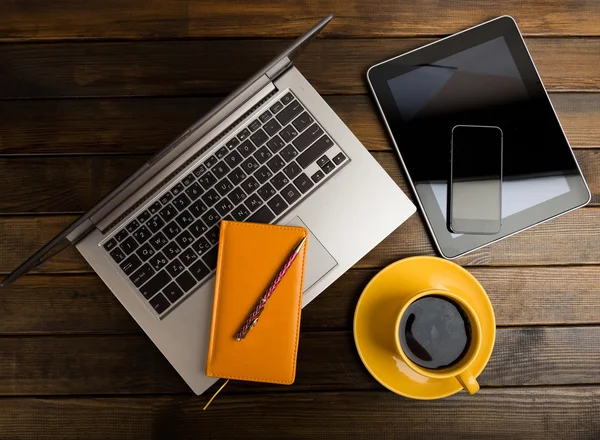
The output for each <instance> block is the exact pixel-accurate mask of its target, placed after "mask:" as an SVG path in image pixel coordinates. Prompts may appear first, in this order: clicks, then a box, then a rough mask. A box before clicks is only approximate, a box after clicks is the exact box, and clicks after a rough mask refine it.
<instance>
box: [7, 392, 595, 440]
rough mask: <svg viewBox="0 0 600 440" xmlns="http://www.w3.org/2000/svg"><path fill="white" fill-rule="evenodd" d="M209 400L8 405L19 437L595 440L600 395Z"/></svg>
mask: <svg viewBox="0 0 600 440" xmlns="http://www.w3.org/2000/svg"><path fill="white" fill-rule="evenodd" d="M206 400H207V399H206V398H205V397H202V398H196V397H188V396H181V397H171V396H164V397H160V396H149V397H127V398H96V399H86V398H60V399H57V398H54V399H52V398H46V399H33V398H6V399H0V424H1V425H2V427H3V434H4V435H6V436H7V437H9V438H11V439H24V440H29V439H31V438H40V437H43V438H46V439H78V438H82V437H85V438H88V439H98V440H104V439H106V438H111V439H126V440H135V439H148V438H169V439H183V438H203V439H214V438H253V439H254V438H274V439H281V438H285V437H293V438H296V439H304V438H306V439H311V440H313V439H315V438H331V439H338V438H339V439H347V438H349V437H350V436H351V437H352V438H373V433H374V432H376V433H377V434H376V436H377V438H385V439H387V438H399V437H401V438H419V439H439V438H440V437H443V438H444V439H461V440H464V439H467V440H469V439H481V438H494V439H511V440H512V439H528V440H537V439H543V440H546V439H547V438H550V437H555V438H561V439H592V438H596V436H597V434H598V432H600V422H599V418H598V417H597V415H598V414H599V413H600V403H599V402H600V388H597V387H577V388H571V387H556V388H536V389H511V388H507V389H499V390H495V389H494V390H481V391H480V392H479V394H478V395H477V396H476V397H471V396H467V395H465V394H464V393H460V394H457V395H455V396H452V397H449V398H446V399H442V400H438V401H430V402H428V401H415V400H410V399H405V398H403V397H400V396H396V395H394V394H392V393H390V392H387V391H381V392H370V393H364V392H348V393H344V392H330V393H319V394H305V393H300V394H295V393H284V394H264V395H250V396H247V395H223V396H220V397H219V398H218V399H216V400H215V402H213V404H212V405H211V407H210V411H202V407H203V406H204V404H205V403H206Z"/></svg>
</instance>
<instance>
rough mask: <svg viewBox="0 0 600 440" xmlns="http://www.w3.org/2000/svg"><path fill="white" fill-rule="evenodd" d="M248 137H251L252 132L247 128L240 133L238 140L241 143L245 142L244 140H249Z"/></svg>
mask: <svg viewBox="0 0 600 440" xmlns="http://www.w3.org/2000/svg"><path fill="white" fill-rule="evenodd" d="M248 136H250V130H248V129H247V128H244V129H243V130H242V131H240V132H239V133H238V135H237V138H238V139H239V140H240V141H243V140H245V139H247V138H248Z"/></svg>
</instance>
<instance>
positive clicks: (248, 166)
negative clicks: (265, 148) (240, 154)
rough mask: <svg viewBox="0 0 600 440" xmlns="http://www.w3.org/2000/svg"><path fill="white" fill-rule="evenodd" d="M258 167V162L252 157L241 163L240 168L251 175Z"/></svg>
mask: <svg viewBox="0 0 600 440" xmlns="http://www.w3.org/2000/svg"><path fill="white" fill-rule="evenodd" d="M258 167H259V164H258V162H257V161H256V159H254V158H253V157H249V158H248V159H246V160H245V161H244V163H242V165H241V168H242V170H244V171H245V172H246V173H248V174H252V173H253V172H254V171H255V170H257V169H258Z"/></svg>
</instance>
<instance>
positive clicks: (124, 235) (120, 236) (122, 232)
mask: <svg viewBox="0 0 600 440" xmlns="http://www.w3.org/2000/svg"><path fill="white" fill-rule="evenodd" d="M128 236H129V234H128V233H127V229H121V230H120V231H119V232H118V233H117V235H115V238H116V239H117V241H118V242H122V241H123V240H125V239H126V238H127V237H128Z"/></svg>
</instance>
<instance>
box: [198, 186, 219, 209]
mask: <svg viewBox="0 0 600 440" xmlns="http://www.w3.org/2000/svg"><path fill="white" fill-rule="evenodd" d="M219 200H221V196H220V195H219V193H218V192H217V191H216V190H214V189H211V190H210V191H208V192H207V193H206V194H204V195H203V196H202V201H203V202H204V203H206V206H212V205H214V204H215V203H217V202H218V201H219Z"/></svg>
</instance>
